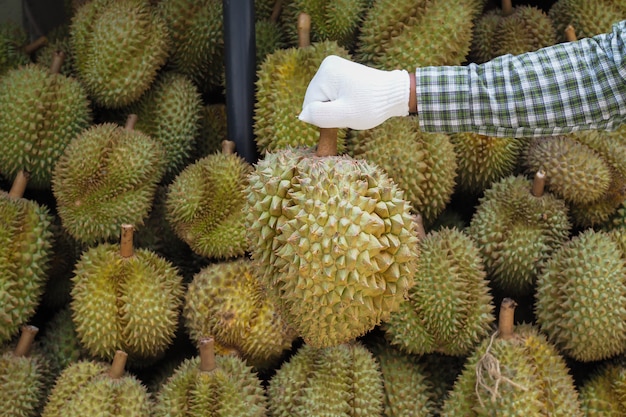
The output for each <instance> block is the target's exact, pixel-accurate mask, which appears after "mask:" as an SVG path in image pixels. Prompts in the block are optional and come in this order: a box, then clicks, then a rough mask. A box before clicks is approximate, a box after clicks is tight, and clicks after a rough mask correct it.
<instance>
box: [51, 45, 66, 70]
mask: <svg viewBox="0 0 626 417" xmlns="http://www.w3.org/2000/svg"><path fill="white" fill-rule="evenodd" d="M63 61H65V52H63V51H56V52H55V53H54V55H53V56H52V63H51V64H50V69H49V70H48V72H49V73H50V74H58V73H60V72H61V66H62V65H63Z"/></svg>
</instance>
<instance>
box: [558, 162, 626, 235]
mask: <svg viewBox="0 0 626 417" xmlns="http://www.w3.org/2000/svg"><path fill="white" fill-rule="evenodd" d="M624 200H626V177H624V176H622V175H619V174H618V173H617V172H616V171H613V173H612V178H611V183H610V184H609V189H608V191H607V192H606V193H605V194H604V195H603V196H602V197H601V198H600V199H598V200H596V201H594V202H592V203H589V204H571V205H570V215H571V217H572V222H573V223H574V224H575V225H576V226H578V227H581V228H586V227H597V226H601V225H603V224H606V223H607V222H608V221H609V219H611V218H612V217H613V216H615V215H616V214H617V212H618V210H619V208H620V206H621V205H622V203H623V202H624Z"/></svg>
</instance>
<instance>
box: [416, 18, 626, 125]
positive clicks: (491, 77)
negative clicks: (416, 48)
mask: <svg viewBox="0 0 626 417" xmlns="http://www.w3.org/2000/svg"><path fill="white" fill-rule="evenodd" d="M416 91H417V100H418V117H419V121H420V126H421V128H422V129H423V130H424V131H429V132H447V133H453V132H476V133H480V134H484V135H490V136H508V137H522V136H548V135H558V134H564V133H568V132H572V131H575V130H583V129H602V130H612V129H615V128H617V127H618V126H619V125H620V124H621V123H623V122H626V21H622V22H620V23H617V24H615V25H614V26H613V30H612V32H611V33H608V34H603V35H598V36H595V37H593V38H585V39H581V40H579V41H578V42H569V43H562V44H557V45H554V46H551V47H548V48H543V49H540V50H538V51H535V52H529V53H525V54H521V55H515V56H514V55H504V56H501V57H498V58H495V59H493V60H491V61H489V62H486V63H484V64H480V65H477V64H469V65H466V66H442V67H423V68H418V69H417V70H416Z"/></svg>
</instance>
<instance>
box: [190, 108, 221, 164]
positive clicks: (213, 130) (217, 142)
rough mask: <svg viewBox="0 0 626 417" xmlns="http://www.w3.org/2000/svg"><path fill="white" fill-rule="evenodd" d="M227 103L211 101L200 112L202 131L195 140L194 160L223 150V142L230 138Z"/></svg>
mask: <svg viewBox="0 0 626 417" xmlns="http://www.w3.org/2000/svg"><path fill="white" fill-rule="evenodd" d="M226 117H227V116H226V104H225V103H209V104H206V105H205V106H204V109H203V111H202V112H201V114H200V132H199V133H198V138H197V139H196V142H195V148H194V151H193V153H192V155H193V157H192V160H193V161H196V160H198V159H201V158H204V157H205V156H208V155H211V154H213V153H216V152H220V151H221V150H222V143H223V142H224V141H225V140H227V139H228V124H227V121H226Z"/></svg>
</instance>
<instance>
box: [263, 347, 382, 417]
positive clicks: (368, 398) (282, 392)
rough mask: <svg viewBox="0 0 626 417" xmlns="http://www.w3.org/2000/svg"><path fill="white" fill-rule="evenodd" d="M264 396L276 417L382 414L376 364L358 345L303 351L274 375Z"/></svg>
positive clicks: (299, 351)
mask: <svg viewBox="0 0 626 417" xmlns="http://www.w3.org/2000/svg"><path fill="white" fill-rule="evenodd" d="M267 395H268V397H269V412H270V415H272V416H276V417H305V416H306V417H309V416H352V417H372V416H381V415H382V413H383V409H384V405H383V404H384V402H383V398H384V387H383V376H382V373H381V371H380V368H379V365H378V362H377V361H376V359H375V358H374V356H373V354H372V353H371V352H370V351H369V350H368V349H367V348H366V347H365V346H363V345H362V344H361V343H359V342H351V343H344V344H339V345H337V346H331V347H326V348H315V347H313V346H311V345H307V344H305V345H303V346H302V347H300V348H299V349H298V350H297V351H296V353H295V354H294V355H293V356H292V357H291V358H290V359H289V360H288V361H287V362H285V363H283V364H282V366H281V367H280V368H278V369H277V370H276V373H275V374H274V375H273V376H272V378H271V379H270V381H269V385H268V387H267Z"/></svg>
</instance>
